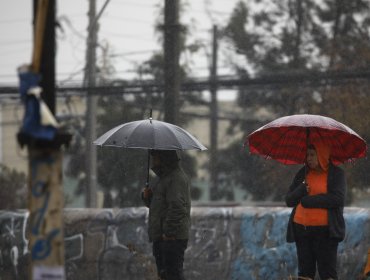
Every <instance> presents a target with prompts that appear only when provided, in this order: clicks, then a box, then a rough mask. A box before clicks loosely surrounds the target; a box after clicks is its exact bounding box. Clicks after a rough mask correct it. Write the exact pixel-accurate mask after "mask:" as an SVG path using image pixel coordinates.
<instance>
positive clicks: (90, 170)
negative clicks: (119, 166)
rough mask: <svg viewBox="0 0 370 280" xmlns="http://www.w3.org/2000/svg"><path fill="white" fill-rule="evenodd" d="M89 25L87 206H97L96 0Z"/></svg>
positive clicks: (87, 66) (90, 1) (87, 54)
mask: <svg viewBox="0 0 370 280" xmlns="http://www.w3.org/2000/svg"><path fill="white" fill-rule="evenodd" d="M89 3H90V4H89V27H88V37H87V52H86V69H85V83H86V86H87V88H88V91H87V97H86V149H87V150H86V162H85V166H86V207H90V208H96V206H97V186H96V185H97V175H96V173H97V172H96V171H97V164H96V162H97V156H96V147H95V145H94V144H93V141H94V140H95V139H96V108H97V96H95V95H93V94H92V93H93V88H95V86H96V45H97V40H98V39H97V36H98V35H97V34H98V30H97V29H98V28H97V20H96V0H89Z"/></svg>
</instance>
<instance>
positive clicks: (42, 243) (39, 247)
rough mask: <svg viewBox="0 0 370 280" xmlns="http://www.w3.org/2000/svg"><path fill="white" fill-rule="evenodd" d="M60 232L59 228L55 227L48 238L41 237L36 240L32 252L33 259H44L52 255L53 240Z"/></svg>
mask: <svg viewBox="0 0 370 280" xmlns="http://www.w3.org/2000/svg"><path fill="white" fill-rule="evenodd" d="M59 232H60V230H59V229H53V230H52V231H51V232H50V233H49V234H48V236H47V238H46V239H39V240H37V241H36V242H35V245H34V246H33V247H32V252H31V255H32V259H33V260H43V259H45V258H46V257H48V256H49V255H50V252H51V249H52V246H51V241H52V239H53V238H54V237H56V236H57V235H58V234H59Z"/></svg>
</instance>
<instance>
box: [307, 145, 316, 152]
mask: <svg viewBox="0 0 370 280" xmlns="http://www.w3.org/2000/svg"><path fill="white" fill-rule="evenodd" d="M307 150H315V151H316V147H315V146H314V145H313V144H308V146H307Z"/></svg>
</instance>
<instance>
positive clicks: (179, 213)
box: [144, 164, 191, 241]
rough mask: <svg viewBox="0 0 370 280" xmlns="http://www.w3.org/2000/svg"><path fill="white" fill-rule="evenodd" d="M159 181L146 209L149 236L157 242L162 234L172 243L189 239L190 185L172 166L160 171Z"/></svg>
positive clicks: (179, 169)
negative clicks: (171, 240)
mask: <svg viewBox="0 0 370 280" xmlns="http://www.w3.org/2000/svg"><path fill="white" fill-rule="evenodd" d="M158 175H159V181H158V182H157V184H155V185H154V186H153V187H152V191H153V196H152V197H151V199H150V200H149V201H144V202H146V205H147V206H148V207H149V227H148V235H149V240H150V241H157V240H160V239H161V238H162V235H163V234H165V235H166V236H167V237H173V238H175V239H189V230H190V207H191V199H190V185H189V181H188V178H187V176H186V175H185V173H184V171H183V170H182V169H181V168H180V167H179V166H178V164H175V165H174V166H173V167H172V168H165V169H164V170H161V172H160V173H159V174H158Z"/></svg>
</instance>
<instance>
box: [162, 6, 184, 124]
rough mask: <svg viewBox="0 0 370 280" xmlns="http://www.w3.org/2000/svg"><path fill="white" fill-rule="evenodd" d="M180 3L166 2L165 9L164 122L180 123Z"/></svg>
mask: <svg viewBox="0 0 370 280" xmlns="http://www.w3.org/2000/svg"><path fill="white" fill-rule="evenodd" d="M179 1H180V0H165V7H164V120H165V121H166V122H169V123H173V124H177V122H178V110H179V105H178V103H179V102H178V100H179V92H180V76H179V72H180V71H179V58H180V32H181V26H180V24H179Z"/></svg>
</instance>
